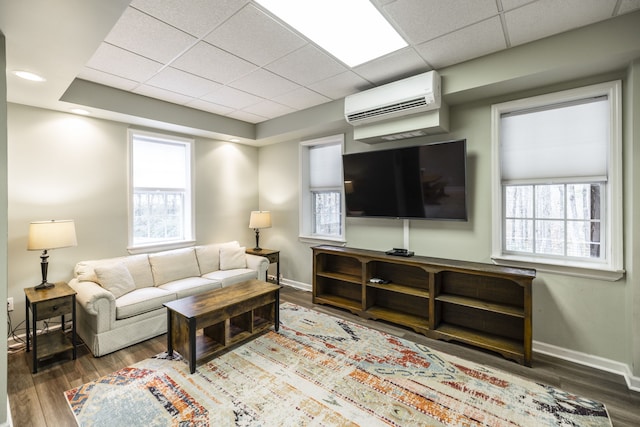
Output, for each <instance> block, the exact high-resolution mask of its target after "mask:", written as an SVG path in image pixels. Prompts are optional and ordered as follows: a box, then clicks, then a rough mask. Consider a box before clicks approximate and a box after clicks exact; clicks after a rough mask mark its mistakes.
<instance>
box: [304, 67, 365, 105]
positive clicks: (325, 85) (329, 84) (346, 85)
mask: <svg viewBox="0 0 640 427" xmlns="http://www.w3.org/2000/svg"><path fill="white" fill-rule="evenodd" d="M371 87H373V85H372V84H371V83H369V82H368V81H366V80H364V79H363V78H362V77H360V76H358V75H357V74H356V73H354V72H353V71H347V72H346V73H342V74H338V75H337V76H333V77H330V78H328V79H326V80H323V81H321V82H318V83H314V84H312V85H310V86H309V88H311V89H313V90H315V91H317V92H320V93H321V94H323V95H324V96H326V97H329V98H331V99H340V98H344V97H345V96H347V95H351V94H354V93H356V92H361V91H363V90H365V89H370V88H371Z"/></svg>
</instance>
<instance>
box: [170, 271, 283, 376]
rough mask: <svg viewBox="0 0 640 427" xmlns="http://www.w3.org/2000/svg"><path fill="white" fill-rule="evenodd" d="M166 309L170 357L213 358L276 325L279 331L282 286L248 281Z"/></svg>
mask: <svg viewBox="0 0 640 427" xmlns="http://www.w3.org/2000/svg"><path fill="white" fill-rule="evenodd" d="M164 306H165V307H167V323H168V324H167V327H168V331H167V346H168V351H167V353H168V355H169V357H171V356H173V350H174V349H175V350H177V351H178V353H180V354H181V355H182V356H183V357H184V358H185V359H187V360H188V361H189V371H190V372H191V373H192V374H193V373H194V372H195V370H196V361H198V360H201V359H204V358H206V357H210V356H212V355H214V354H216V353H219V352H221V351H223V350H226V349H228V348H229V347H231V346H233V345H235V344H237V343H239V342H242V341H245V340H247V339H249V338H251V337H254V336H256V335H258V334H260V333H262V332H264V331H266V330H268V329H270V328H271V326H272V325H273V326H274V328H275V330H276V332H277V331H278V329H279V323H280V316H279V308H280V286H279V285H275V284H272V283H268V282H263V281H261V280H249V281H246V282H242V283H239V284H236V285H231V286H229V287H226V288H221V289H215V290H213V291H209V292H205V293H202V294H199V295H194V296H190V297H186V298H181V299H179V300H176V301H171V302H168V303H165V304H164Z"/></svg>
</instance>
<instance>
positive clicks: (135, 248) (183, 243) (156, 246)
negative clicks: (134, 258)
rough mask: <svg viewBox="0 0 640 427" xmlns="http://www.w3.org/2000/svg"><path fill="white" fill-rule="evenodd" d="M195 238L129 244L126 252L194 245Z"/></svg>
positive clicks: (162, 249) (132, 252)
mask: <svg viewBox="0 0 640 427" xmlns="http://www.w3.org/2000/svg"><path fill="white" fill-rule="evenodd" d="M195 243H196V241H195V240H183V241H180V242H170V243H157V244H151V245H139V246H129V247H128V248H127V252H129V254H131V255H136V254H143V253H147V252H159V251H167V250H170V249H180V248H187V247H190V246H193V245H195Z"/></svg>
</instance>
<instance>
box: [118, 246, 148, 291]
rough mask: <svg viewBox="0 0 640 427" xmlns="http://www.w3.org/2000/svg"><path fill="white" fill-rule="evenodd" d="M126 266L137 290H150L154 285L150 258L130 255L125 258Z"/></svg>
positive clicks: (144, 255)
mask: <svg viewBox="0 0 640 427" xmlns="http://www.w3.org/2000/svg"><path fill="white" fill-rule="evenodd" d="M124 265H126V266H127V268H128V269H129V273H131V277H133V282H134V283H135V284H136V288H137V289H140V288H148V287H151V286H153V285H154V283H153V274H152V273H151V266H150V265H149V256H148V255H147V254H138V255H130V256H128V257H125V258H124Z"/></svg>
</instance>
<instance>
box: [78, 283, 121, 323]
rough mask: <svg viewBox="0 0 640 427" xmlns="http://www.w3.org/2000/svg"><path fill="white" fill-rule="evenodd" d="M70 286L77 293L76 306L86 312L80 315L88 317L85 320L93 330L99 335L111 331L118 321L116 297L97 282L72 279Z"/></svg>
mask: <svg viewBox="0 0 640 427" xmlns="http://www.w3.org/2000/svg"><path fill="white" fill-rule="evenodd" d="M69 286H71V288H73V290H74V291H76V304H77V305H78V306H80V309H81V310H82V311H83V312H84V313H79V315H80V316H81V317H83V315H84V316H86V319H84V320H85V321H88V322H89V323H90V325H91V327H92V329H93V330H94V331H95V332H97V333H100V332H104V331H108V330H109V329H111V326H112V323H113V322H115V320H116V298H115V296H114V295H113V294H112V293H111V292H109V291H108V290H106V289H104V288H103V287H102V286H100V285H98V284H97V283H95V282H88V281H82V282H80V281H78V280H77V279H72V280H71V281H70V282H69Z"/></svg>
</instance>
